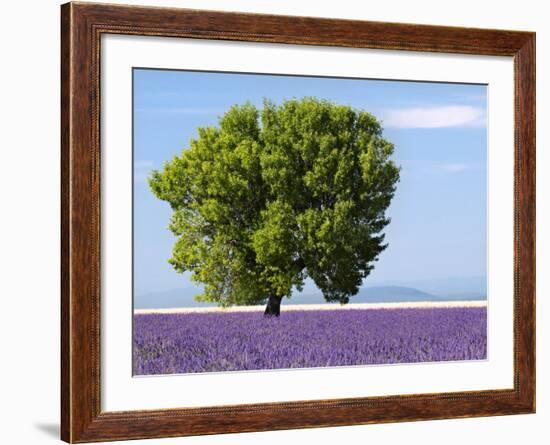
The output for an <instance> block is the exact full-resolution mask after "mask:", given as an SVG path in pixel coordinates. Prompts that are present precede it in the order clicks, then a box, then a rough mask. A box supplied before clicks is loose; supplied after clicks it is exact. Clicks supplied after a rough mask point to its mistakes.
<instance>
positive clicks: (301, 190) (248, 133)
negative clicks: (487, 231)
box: [149, 98, 399, 315]
mask: <svg viewBox="0 0 550 445" xmlns="http://www.w3.org/2000/svg"><path fill="white" fill-rule="evenodd" d="M393 149H394V147H393V145H392V144H391V143H390V142H389V141H387V140H386V139H384V138H383V137H382V127H381V125H380V123H379V122H378V121H377V119H376V118H375V117H374V116H373V115H372V114H370V113H367V112H364V111H359V110H355V109H353V108H351V107H349V106H342V105H336V104H333V103H332V102H328V101H325V100H319V99H316V98H304V99H301V100H288V101H286V102H284V103H282V104H281V105H276V104H274V103H271V102H269V101H264V104H263V108H262V109H261V110H258V109H257V108H256V107H255V106H253V105H251V104H248V103H247V104H245V105H242V106H233V107H231V108H230V109H229V110H228V111H227V112H226V113H225V114H224V115H223V116H222V117H221V118H220V120H219V125H218V126H211V127H204V128H199V129H198V137H197V138H196V139H192V140H191V142H190V147H189V148H188V149H185V150H183V152H182V154H181V155H180V156H176V157H174V158H173V159H172V160H171V161H169V162H166V163H165V165H164V169H163V170H161V171H154V172H153V173H152V175H151V177H150V178H149V184H150V187H151V189H152V191H153V192H154V194H155V195H156V196H157V197H158V198H160V199H162V200H164V201H167V202H168V203H169V204H170V205H171V207H172V209H173V215H172V218H171V221H170V225H169V228H170V230H171V231H172V232H173V233H174V235H175V236H176V238H177V240H176V242H175V245H174V247H173V252H172V258H171V259H170V260H169V261H170V263H171V264H172V266H173V267H174V268H175V270H176V271H178V272H184V271H191V272H192V275H191V277H192V280H193V281H195V282H197V283H202V284H203V285H204V293H203V294H202V295H200V296H199V297H197V298H198V299H199V300H203V301H213V302H217V303H219V304H220V305H223V306H227V305H242V304H256V303H263V302H265V301H268V305H267V308H266V313H267V314H275V315H278V314H279V304H280V302H281V299H282V298H283V297H285V296H287V297H290V295H291V292H292V288H293V287H294V286H295V287H296V288H298V289H301V288H302V286H303V284H304V280H305V279H306V277H310V278H311V279H312V280H313V281H314V282H315V284H316V285H317V286H318V287H319V289H320V290H321V291H322V292H323V295H324V297H325V299H326V300H327V301H339V302H341V303H347V302H348V301H349V298H350V297H351V296H353V295H355V294H356V293H357V292H358V290H359V286H360V285H361V283H362V281H363V279H364V278H365V277H366V276H367V275H368V274H369V273H370V271H371V270H372V269H373V267H374V266H373V263H374V262H375V261H376V260H377V258H378V255H379V254H380V252H382V251H383V250H384V249H385V247H386V244H384V234H383V233H382V231H383V229H384V227H385V226H386V225H387V224H388V223H389V219H388V218H387V217H386V216H385V212H386V209H387V208H388V206H389V204H390V202H391V199H392V197H393V195H394V192H395V188H396V184H397V182H398V181H399V168H398V167H397V166H396V165H395V164H394V162H393V161H392V160H391V159H390V156H391V155H392V153H393Z"/></svg>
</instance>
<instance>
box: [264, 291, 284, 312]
mask: <svg viewBox="0 0 550 445" xmlns="http://www.w3.org/2000/svg"><path fill="white" fill-rule="evenodd" d="M282 299H283V297H281V296H278V295H270V296H269V299H268V300H267V305H266V307H265V312H264V316H265V317H278V316H279V315H281V300H282Z"/></svg>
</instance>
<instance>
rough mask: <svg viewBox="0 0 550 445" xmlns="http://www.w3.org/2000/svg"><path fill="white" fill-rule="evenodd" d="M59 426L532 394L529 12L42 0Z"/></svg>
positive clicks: (195, 427)
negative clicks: (57, 183)
mask: <svg viewBox="0 0 550 445" xmlns="http://www.w3.org/2000/svg"><path fill="white" fill-rule="evenodd" d="M61 18H62V20H61V22H62V23H61V32H62V46H61V71H62V76H61V84H62V88H61V103H62V107H61V113H62V115H61V122H62V129H61V130H62V131H61V147H62V159H61V163H62V178H61V195H62V227H61V231H62V244H61V252H62V255H61V256H62V265H61V266H62V267H61V269H62V276H61V284H62V286H61V288H62V293H61V314H62V317H61V328H62V338H61V353H62V354H61V355H62V363H61V365H62V366H61V367H62V375H61V400H62V409H61V436H62V439H63V440H65V441H67V442H71V443H76V442H94V441H108V440H124V439H140V438H155V437H175V436H186V435H200V434H217V433H229V432H245V431H265V430H278V429H289V428H308V427H321V426H339V425H355V424H368V423H380V422H401V421H412V420H427V419H442V418H458V417H474V416H492V415H509V414H523V413H533V412H535V34H534V33H531V32H518V31H504V30H488V29H467V28H451V27H439V26H425V25H409V24H396V23H380V22H363V21H351V20H336V19H328V18H323V19H321V18H308V17H290V16H270V15H259V14H243V13H227V12H215V11H199V10H188V9H173V8H149V7H141V6H140V7H138V6H135V7H134V6H117V5H106V4H92V3H85V4H82V3H67V4H65V5H63V6H62V7H61Z"/></svg>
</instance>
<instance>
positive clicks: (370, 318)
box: [133, 307, 487, 375]
mask: <svg viewBox="0 0 550 445" xmlns="http://www.w3.org/2000/svg"><path fill="white" fill-rule="evenodd" d="M486 356H487V311H486V308H484V307H464V308H421V309H419V308H406V309H374V310H364V309H363V310H361V309H352V310H300V311H287V312H285V313H282V314H281V317H279V318H275V317H273V318H264V317H263V315H262V313H261V312H227V313H222V312H211V313H176V314H136V315H134V363H133V369H134V375H151V374H173V373H196V372H215V371H241V370H254V369H281V368H283V369H284V368H309V367H327V366H350V365H372V364H388V363H414V362H432V361H448V360H480V359H485V358H486Z"/></svg>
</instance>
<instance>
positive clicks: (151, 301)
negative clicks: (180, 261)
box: [134, 287, 217, 309]
mask: <svg viewBox="0 0 550 445" xmlns="http://www.w3.org/2000/svg"><path fill="white" fill-rule="evenodd" d="M200 292H201V290H200V289H197V288H195V287H186V288H181V289H170V290H167V291H163V292H151V293H148V294H141V295H136V296H135V297H134V309H151V308H169V307H209V306H217V305H216V303H202V302H198V301H195V299H194V296H195V295H197V294H198V293H200Z"/></svg>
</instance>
